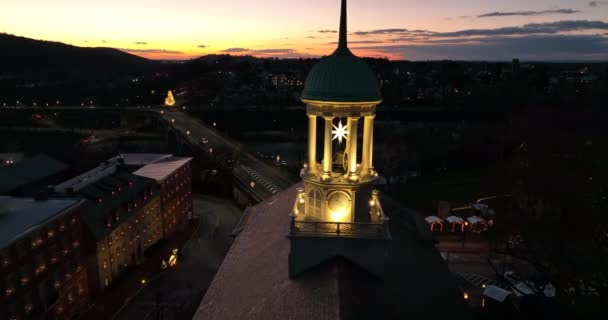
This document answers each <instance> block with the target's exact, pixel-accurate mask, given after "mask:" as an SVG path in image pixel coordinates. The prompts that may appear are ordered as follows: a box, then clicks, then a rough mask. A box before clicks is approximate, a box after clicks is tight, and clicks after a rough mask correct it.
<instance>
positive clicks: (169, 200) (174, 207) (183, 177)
mask: <svg viewBox="0 0 608 320" xmlns="http://www.w3.org/2000/svg"><path fill="white" fill-rule="evenodd" d="M191 162H192V158H178V157H170V158H164V159H162V160H160V161H157V162H154V163H150V164H148V165H146V166H144V167H142V168H140V169H139V170H137V171H135V172H133V174H134V175H138V176H142V177H146V178H150V179H154V180H155V181H156V182H157V184H158V185H159V187H160V194H161V199H160V206H161V212H162V224H163V236H164V237H165V238H168V237H170V236H171V235H172V234H173V233H174V232H175V231H176V230H178V229H179V228H180V227H181V226H183V225H184V224H185V223H186V222H187V221H188V220H189V219H191V218H192V163H191Z"/></svg>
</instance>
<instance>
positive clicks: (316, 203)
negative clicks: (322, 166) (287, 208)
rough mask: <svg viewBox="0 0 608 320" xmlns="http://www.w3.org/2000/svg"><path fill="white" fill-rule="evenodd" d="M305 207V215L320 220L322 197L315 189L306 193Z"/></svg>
mask: <svg viewBox="0 0 608 320" xmlns="http://www.w3.org/2000/svg"><path fill="white" fill-rule="evenodd" d="M307 205H308V210H307V211H306V212H307V214H309V215H311V216H313V217H315V218H318V219H321V209H322V206H323V195H322V194H321V191H319V190H317V189H312V190H310V192H309V193H308V203H307Z"/></svg>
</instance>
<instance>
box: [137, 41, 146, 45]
mask: <svg viewBox="0 0 608 320" xmlns="http://www.w3.org/2000/svg"><path fill="white" fill-rule="evenodd" d="M135 44H136V45H145V44H148V43H147V42H144V41H137V42H135Z"/></svg>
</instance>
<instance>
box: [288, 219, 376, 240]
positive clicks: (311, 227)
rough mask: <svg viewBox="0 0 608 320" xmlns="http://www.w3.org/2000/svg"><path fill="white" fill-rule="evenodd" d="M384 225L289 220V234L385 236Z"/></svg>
mask: <svg viewBox="0 0 608 320" xmlns="http://www.w3.org/2000/svg"><path fill="white" fill-rule="evenodd" d="M385 227H386V225H385V224H384V223H374V222H328V221H296V220H295V217H294V218H292V220H291V228H290V229H291V230H290V235H294V236H297V235H302V236H313V235H320V236H335V237H345V238H346V237H365V238H380V239H382V238H385V237H386V232H385Z"/></svg>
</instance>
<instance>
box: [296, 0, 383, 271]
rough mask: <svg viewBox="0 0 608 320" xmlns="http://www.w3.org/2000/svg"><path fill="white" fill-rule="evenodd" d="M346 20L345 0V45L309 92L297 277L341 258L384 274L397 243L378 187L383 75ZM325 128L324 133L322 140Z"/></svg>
mask: <svg viewBox="0 0 608 320" xmlns="http://www.w3.org/2000/svg"><path fill="white" fill-rule="evenodd" d="M346 20H347V13H346V0H342V8H341V17H340V31H339V42H338V48H337V49H336V50H335V51H334V53H333V54H331V55H330V56H329V57H327V58H325V59H323V60H321V61H320V62H319V63H318V64H317V65H315V66H314V67H313V69H312V70H311V71H310V73H309V74H308V77H307V79H306V84H305V88H304V91H303V92H302V101H303V102H304V103H306V105H307V107H306V114H307V116H308V163H307V165H306V166H305V167H304V168H303V169H302V171H301V174H300V176H301V178H302V180H303V182H304V188H303V189H298V195H297V198H296V199H295V204H294V208H293V212H292V215H291V228H290V240H291V252H290V276H295V275H297V274H298V273H301V272H303V271H305V270H307V269H309V268H311V267H313V266H315V265H317V264H319V263H322V262H323V261H325V260H327V259H330V258H332V257H334V256H341V257H343V258H346V259H347V260H350V261H351V262H354V263H356V264H358V265H359V266H361V267H363V268H364V269H367V270H368V271H370V272H372V273H375V274H377V275H379V276H381V274H382V268H383V260H384V252H385V247H386V241H387V240H390V234H389V231H388V218H387V217H385V215H384V212H383V210H382V206H381V204H380V201H379V198H378V192H377V191H376V190H374V189H373V186H374V183H375V182H376V180H377V179H378V174H377V173H376V172H375V171H374V167H373V161H372V160H373V136H374V117H375V114H376V106H377V105H378V104H379V103H380V102H381V101H382V98H381V96H380V90H379V87H378V80H377V79H376V76H375V74H374V73H373V72H372V70H371V69H370V68H369V66H368V65H367V64H366V62H365V61H363V60H362V59H360V58H358V57H356V56H355V55H354V54H353V53H352V52H351V51H350V50H349V49H348V43H347V28H346V26H347V24H346ZM319 123H321V125H320V126H319ZM361 126H362V130H360V128H361ZM317 127H320V128H322V130H323V134H322V141H323V142H322V144H319V145H318V144H317V140H318V139H317V137H318V136H317ZM319 140H321V139H319ZM318 147H322V152H321V153H320V155H321V163H319V161H318V160H319V159H318V156H317V149H319V148H318Z"/></svg>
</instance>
